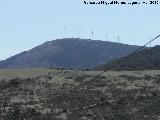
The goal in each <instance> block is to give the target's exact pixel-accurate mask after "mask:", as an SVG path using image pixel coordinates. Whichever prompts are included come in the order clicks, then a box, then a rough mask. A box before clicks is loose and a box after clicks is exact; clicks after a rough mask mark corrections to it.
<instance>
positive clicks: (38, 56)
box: [0, 38, 139, 69]
mask: <svg viewBox="0 0 160 120" xmlns="http://www.w3.org/2000/svg"><path fill="white" fill-rule="evenodd" d="M138 47H139V46H134V45H127V44H118V43H114V42H108V41H100V40H90V39H79V38H77V39H76V38H64V39H57V40H53V41H48V42H45V43H43V44H42V45H39V46H37V47H35V48H33V49H31V50H29V51H24V52H22V53H20V54H17V55H15V56H12V57H10V58H8V59H6V60H4V61H0V68H3V69H4V68H35V67H38V68H39V67H41V68H42V67H43V68H52V67H53V68H55V67H56V68H57V67H58V68H67V69H70V68H71V69H88V68H89V69H90V68H93V67H96V66H97V65H100V64H103V63H107V62H109V61H111V60H114V59H116V58H119V57H122V56H126V55H128V54H129V53H131V52H133V51H134V50H135V49H137V48H138Z"/></svg>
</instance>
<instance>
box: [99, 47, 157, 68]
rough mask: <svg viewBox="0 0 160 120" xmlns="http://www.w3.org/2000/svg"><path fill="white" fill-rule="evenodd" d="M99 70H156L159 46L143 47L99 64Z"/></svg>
mask: <svg viewBox="0 0 160 120" xmlns="http://www.w3.org/2000/svg"><path fill="white" fill-rule="evenodd" d="M98 69H100V70H158V69H160V46H155V47H152V48H145V49H143V50H141V51H139V52H137V53H135V54H130V55H128V56H126V57H122V58H120V59H116V60H114V61H112V62H109V63H108V64H104V65H100V66H99V67H98Z"/></svg>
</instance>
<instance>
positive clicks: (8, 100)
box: [0, 69, 160, 120]
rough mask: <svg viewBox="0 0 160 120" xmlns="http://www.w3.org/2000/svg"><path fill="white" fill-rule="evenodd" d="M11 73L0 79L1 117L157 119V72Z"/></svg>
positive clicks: (35, 119) (10, 119)
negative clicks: (98, 75)
mask: <svg viewBox="0 0 160 120" xmlns="http://www.w3.org/2000/svg"><path fill="white" fill-rule="evenodd" d="M15 71H16V70H14V71H12V72H14V73H16V74H14V75H13V76H10V77H9V78H7V77H6V78H5V79H4V78H1V79H0V82H1V84H0V90H1V92H0V119H2V120H24V119H26V120H32V119H33V120H53V119H54V120H158V119H159V116H160V112H159V110H160V107H158V106H160V100H159V97H160V91H159V89H160V86H159V82H158V81H159V78H160V76H159V72H160V71H141V72H135V71H133V72H128V71H126V72H114V73H113V72H106V73H104V74H103V75H102V76H100V77H95V74H96V71H95V72H94V71H78V70H75V71H74V70H67V71H66V70H60V69H59V70H58V69H56V70H55V69H50V70H49V71H47V72H45V74H44V72H42V73H43V74H41V75H38V76H35V75H34V76H32V73H30V74H28V76H26V75H22V74H21V73H20V72H15ZM26 71H28V70H26ZM35 71H36V70H35ZM1 72H2V71H0V76H1ZM6 72H7V71H6ZM23 72H24V71H23V70H22V73H23ZM32 72H33V71H32ZM7 73H8V72H7ZM35 73H36V72H35ZM3 74H4V72H3ZM10 74H11V73H10ZM26 74H27V73H26Z"/></svg>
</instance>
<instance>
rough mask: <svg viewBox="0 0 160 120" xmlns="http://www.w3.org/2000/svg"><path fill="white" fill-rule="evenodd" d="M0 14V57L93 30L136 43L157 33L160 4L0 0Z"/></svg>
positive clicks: (98, 36) (100, 36) (85, 35)
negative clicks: (108, 4) (88, 3)
mask: <svg viewBox="0 0 160 120" xmlns="http://www.w3.org/2000/svg"><path fill="white" fill-rule="evenodd" d="M86 1H87V0H86ZM94 1H96V0H94ZM106 1H108V0H106ZM147 2H148V1H147ZM0 15H1V16H0V49H1V51H0V60H2V59H5V58H7V57H10V56H12V55H15V54H17V53H20V52H22V51H25V50H29V49H30V48H32V47H35V46H37V45H39V44H42V43H43V42H45V41H49V40H55V39H58V38H64V37H65V38H66V37H67V38H68V37H78V32H79V36H80V37H81V38H91V31H92V30H93V31H94V39H98V40H106V37H105V35H106V34H107V40H109V41H117V35H120V42H122V43H127V44H139V45H142V44H144V43H145V42H147V41H148V40H150V39H151V38H154V37H155V36H156V35H158V34H160V4H159V5H134V6H131V5H110V6H106V5H85V4H84V3H83V0H0ZM159 41H160V39H159ZM159 43H160V42H159ZM159 43H158V44H159Z"/></svg>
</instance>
